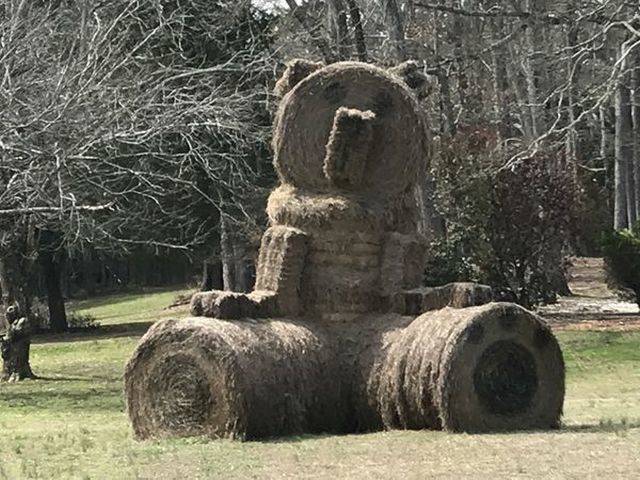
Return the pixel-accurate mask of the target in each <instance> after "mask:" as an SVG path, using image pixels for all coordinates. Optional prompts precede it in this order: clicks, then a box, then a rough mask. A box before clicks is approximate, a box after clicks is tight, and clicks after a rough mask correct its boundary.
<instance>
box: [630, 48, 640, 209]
mask: <svg viewBox="0 0 640 480" xmlns="http://www.w3.org/2000/svg"><path fill="white" fill-rule="evenodd" d="M632 82H633V83H632V85H633V97H632V103H633V106H632V109H631V118H632V121H633V132H632V135H633V173H634V187H635V190H634V194H635V195H634V198H635V202H636V204H635V207H636V208H635V211H636V220H638V217H639V216H640V53H635V54H634V58H633V74H632Z"/></svg>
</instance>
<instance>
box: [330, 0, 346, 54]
mask: <svg viewBox="0 0 640 480" xmlns="http://www.w3.org/2000/svg"><path fill="white" fill-rule="evenodd" d="M328 5H329V18H330V22H331V32H332V34H333V37H334V38H333V41H334V44H335V46H336V52H337V58H338V60H347V59H348V58H349V46H348V44H347V39H348V36H349V30H348V28H347V10H346V8H345V6H344V2H343V1H342V0H329V2H328Z"/></svg>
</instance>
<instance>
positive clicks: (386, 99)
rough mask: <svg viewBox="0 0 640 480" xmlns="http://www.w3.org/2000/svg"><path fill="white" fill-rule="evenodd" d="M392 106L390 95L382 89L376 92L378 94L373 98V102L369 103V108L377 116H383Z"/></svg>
mask: <svg viewBox="0 0 640 480" xmlns="http://www.w3.org/2000/svg"><path fill="white" fill-rule="evenodd" d="M392 107H393V100H392V99H391V95H389V93H388V92H385V91H384V90H382V91H380V92H378V94H377V95H376V96H375V97H374V98H373V104H372V105H371V110H373V111H374V112H375V113H376V115H377V116H380V117H381V116H383V115H386V114H387V113H389V111H390V110H391V108H392Z"/></svg>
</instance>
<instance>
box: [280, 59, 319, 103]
mask: <svg viewBox="0 0 640 480" xmlns="http://www.w3.org/2000/svg"><path fill="white" fill-rule="evenodd" d="M286 66H287V68H286V69H285V71H284V73H283V74H282V77H280V80H278V81H277V83H276V86H275V88H274V89H273V93H274V95H275V96H276V97H278V98H282V97H284V96H285V95H286V94H287V92H289V91H290V90H291V89H292V88H293V87H295V86H296V85H297V84H298V83H300V82H301V81H302V80H304V79H305V78H307V77H308V76H309V75H311V74H312V73H313V72H315V71H316V70H318V69H320V68H322V67H324V64H322V63H320V62H311V61H309V60H303V59H301V58H296V59H293V60H289V61H288V62H287V65H286Z"/></svg>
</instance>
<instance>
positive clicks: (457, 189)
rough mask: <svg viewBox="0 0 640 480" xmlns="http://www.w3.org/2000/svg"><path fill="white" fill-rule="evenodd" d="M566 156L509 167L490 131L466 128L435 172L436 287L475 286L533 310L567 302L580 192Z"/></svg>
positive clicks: (543, 156) (432, 269) (432, 267)
mask: <svg viewBox="0 0 640 480" xmlns="http://www.w3.org/2000/svg"><path fill="white" fill-rule="evenodd" d="M562 155H563V154H562V153H560V152H554V151H549V152H546V153H542V152H539V153H537V154H536V155H534V156H533V157H532V158H528V159H523V160H520V161H519V162H518V163H517V164H514V165H513V166H511V167H506V166H505V164H506V163H507V160H508V159H509V158H511V152H509V151H508V150H507V149H503V150H497V149H496V142H495V138H494V137H493V136H492V134H491V130H490V129H487V128H485V129H482V128H476V129H474V128H468V129H467V130H466V131H465V134H464V135H460V134H459V135H457V136H456V137H455V138H454V139H453V140H450V141H449V142H448V143H447V144H446V145H444V146H443V148H442V149H441V151H440V155H439V156H438V157H437V158H436V159H434V162H433V164H432V176H433V177H434V178H435V179H436V182H437V188H436V197H435V199H436V208H437V210H438V212H439V213H440V215H441V216H442V217H443V218H444V223H445V225H446V240H440V241H439V242H436V243H435V244H434V246H433V251H432V259H431V262H430V264H429V267H428V270H427V272H426V276H427V281H428V282H429V283H431V284H435V283H442V282H444V281H452V280H471V281H480V282H483V283H488V284H490V285H491V286H492V287H494V288H497V289H500V290H504V291H505V292H512V294H513V295H515V297H516V298H517V301H518V303H520V304H522V305H524V306H527V307H529V306H531V305H533V304H537V303H549V302H553V301H554V300H555V298H556V294H558V293H560V294H568V293H570V292H569V290H568V286H567V282H566V279H565V270H566V263H565V260H564V259H565V256H566V249H567V246H568V244H569V242H570V239H571V236H572V233H573V231H574V228H575V225H576V211H577V207H578V205H579V202H578V199H579V189H578V186H577V182H576V177H575V174H574V172H572V170H571V169H570V168H567V166H566V165H564V164H563V160H562Z"/></svg>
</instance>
